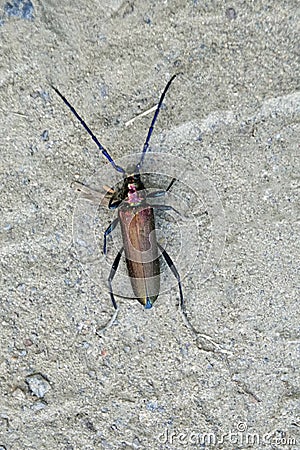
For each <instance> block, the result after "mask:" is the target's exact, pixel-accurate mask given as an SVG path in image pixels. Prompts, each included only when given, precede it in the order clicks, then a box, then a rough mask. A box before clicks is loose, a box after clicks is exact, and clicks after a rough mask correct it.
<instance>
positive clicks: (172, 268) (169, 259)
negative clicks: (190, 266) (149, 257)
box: [157, 243, 184, 310]
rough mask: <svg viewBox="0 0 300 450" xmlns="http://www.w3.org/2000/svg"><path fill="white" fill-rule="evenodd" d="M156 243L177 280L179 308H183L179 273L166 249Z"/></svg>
mask: <svg viewBox="0 0 300 450" xmlns="http://www.w3.org/2000/svg"><path fill="white" fill-rule="evenodd" d="M157 245H158V247H159V249H160V251H161V252H162V255H163V257H164V258H165V260H166V263H167V264H168V266H169V267H170V269H171V270H172V272H173V274H174V277H175V278H176V280H177V283H178V288H179V295H180V308H181V309H182V310H184V300H183V294H182V288H181V281H180V275H179V273H178V271H177V269H176V267H175V266H174V263H173V261H172V259H171V258H170V256H169V255H168V253H167V252H166V250H165V249H164V248H163V247H162V246H161V245H160V244H159V243H157Z"/></svg>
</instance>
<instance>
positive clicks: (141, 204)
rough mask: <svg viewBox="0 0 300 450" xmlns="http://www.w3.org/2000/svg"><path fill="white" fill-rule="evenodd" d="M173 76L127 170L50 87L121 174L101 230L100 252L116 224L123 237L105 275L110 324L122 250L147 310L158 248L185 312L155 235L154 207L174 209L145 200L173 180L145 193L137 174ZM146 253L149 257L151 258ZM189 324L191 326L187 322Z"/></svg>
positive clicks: (154, 290)
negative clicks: (111, 213) (113, 214)
mask: <svg viewBox="0 0 300 450" xmlns="http://www.w3.org/2000/svg"><path fill="white" fill-rule="evenodd" d="M175 77H176V75H174V76H173V77H172V78H171V79H170V80H169V82H168V83H167V85H166V87H165V89H164V91H163V93H162V94H161V97H160V100H159V103H158V105H157V108H156V110H155V113H154V116H153V119H152V122H151V125H150V128H149V130H148V134H147V137H146V141H145V143H144V146H143V149H142V153H141V158H140V161H139V163H138V164H136V165H135V166H134V167H131V168H129V169H127V170H126V171H125V170H124V169H123V168H122V167H120V166H117V165H116V163H115V162H114V160H113V159H112V157H111V156H110V154H109V153H108V152H107V150H106V149H105V148H104V147H103V145H102V144H101V143H100V142H99V141H98V139H97V137H96V136H95V135H94V133H93V132H92V131H91V130H90V128H89V127H88V126H87V124H86V122H85V121H84V120H83V119H82V118H81V117H80V115H79V114H78V113H77V111H76V110H75V109H74V107H73V106H72V105H71V104H70V103H69V102H68V100H67V99H66V98H65V97H64V96H63V95H62V94H61V93H60V92H59V90H58V89H57V88H55V87H54V86H52V88H53V89H54V90H55V92H56V93H57V94H58V95H59V97H60V98H61V99H62V100H63V102H64V103H65V104H66V105H67V107H68V108H69V109H70V110H71V112H72V113H73V114H74V115H75V117H76V118H77V119H78V120H79V122H80V123H81V125H82V126H83V127H84V128H85V130H86V131H87V132H88V134H89V135H90V136H91V138H92V139H93V141H94V142H95V143H96V145H97V146H98V148H99V149H100V150H101V151H102V154H103V155H104V156H105V157H106V158H107V159H108V161H109V162H110V163H111V165H112V166H113V168H114V169H115V170H116V171H117V172H119V173H121V174H122V176H123V185H122V187H121V188H120V189H118V190H117V191H114V192H113V194H112V195H111V198H110V200H109V204H108V207H109V208H110V209H116V208H118V217H117V218H116V219H115V220H113V222H112V223H111V224H110V225H109V226H108V228H107V229H106V231H105V232H104V243H103V253H104V254H106V238H107V236H108V235H109V234H110V233H111V232H112V231H113V230H114V228H115V227H116V226H117V224H118V223H120V226H121V232H122V238H123V247H122V248H121V249H120V251H119V252H118V254H117V256H116V258H115V260H114V263H113V265H112V267H111V271H110V274H109V277H108V284H109V289H110V298H111V301H112V304H113V307H114V309H115V314H114V316H113V318H112V319H111V321H110V322H109V323H110V324H112V323H113V321H114V320H115V318H116V316H117V313H118V306H117V303H116V300H115V297H114V294H113V289H112V281H113V279H114V276H115V274H116V271H117V269H118V266H119V263H120V259H121V256H122V253H123V252H124V254H125V259H126V264H127V269H128V275H129V277H130V280H131V285H132V289H133V292H134V295H135V296H136V298H137V300H138V301H139V302H140V303H141V304H142V305H143V306H144V307H145V308H146V309H149V308H151V307H152V305H153V303H154V302H155V300H156V299H157V297H158V295H159V290H160V262H159V258H160V256H161V255H159V251H160V252H161V254H162V256H163V257H164V259H165V261H166V263H167V265H168V266H169V267H170V269H171V271H172V272H173V274H174V276H175V278H176V280H177V283H178V288H179V296H180V307H181V311H182V312H183V313H184V300H183V294H182V288H181V281H180V276H179V273H178V271H177V269H176V267H175V266H174V264H173V261H172V259H171V258H170V256H169V255H168V253H167V252H166V250H165V249H164V248H163V247H162V246H161V245H160V244H159V243H158V242H157V240H156V236H155V219H154V212H153V209H160V210H165V211H166V210H171V209H173V210H174V208H173V207H172V206H168V205H159V204H157V205H155V204H154V205H153V204H150V203H149V202H148V199H150V198H152V199H153V198H157V197H160V196H162V195H164V194H165V193H166V192H167V191H168V190H169V189H170V188H171V186H172V185H173V183H174V182H175V181H176V179H175V178H173V179H172V181H171V183H170V184H169V186H168V187H167V189H166V190H165V191H157V192H152V193H149V194H147V193H146V191H145V187H144V184H143V181H142V180H141V175H140V170H141V168H142V166H143V162H144V158H145V155H146V152H147V150H148V148H149V142H150V138H151V136H152V133H153V129H154V125H155V122H156V119H157V117H158V114H159V111H160V109H161V106H162V103H163V100H164V98H165V95H166V93H167V91H168V89H169V87H170V85H171V83H172V81H173V80H174V78H175ZM175 211H176V210H175ZM176 212H177V211H176ZM149 252H150V256H151V258H150V259H149ZM184 314H185V313H184ZM189 326H191V325H190V324H189Z"/></svg>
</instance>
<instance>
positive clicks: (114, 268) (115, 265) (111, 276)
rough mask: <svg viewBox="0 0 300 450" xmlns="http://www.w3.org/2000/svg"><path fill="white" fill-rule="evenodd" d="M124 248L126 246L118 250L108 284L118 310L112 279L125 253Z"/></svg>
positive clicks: (113, 302)
mask: <svg viewBox="0 0 300 450" xmlns="http://www.w3.org/2000/svg"><path fill="white" fill-rule="evenodd" d="M123 250H124V247H122V248H121V250H120V251H119V252H118V254H117V256H116V259H115V260H114V263H113V265H112V267H111V269H110V274H109V277H108V284H109V293H110V298H111V301H112V304H113V307H114V308H115V309H116V310H117V309H118V306H117V303H116V300H115V297H114V294H113V290H112V285H111V283H112V281H113V279H114V276H115V275H116V271H117V269H118V266H119V263H120V259H121V256H122V253H123Z"/></svg>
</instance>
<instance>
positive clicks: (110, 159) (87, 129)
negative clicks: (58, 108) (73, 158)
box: [51, 85, 125, 174]
mask: <svg viewBox="0 0 300 450" xmlns="http://www.w3.org/2000/svg"><path fill="white" fill-rule="evenodd" d="M51 87H52V89H54V90H55V92H56V93H57V95H59V97H60V98H61V99H62V101H63V102H64V103H65V104H66V105H67V107H68V108H69V109H70V110H71V112H72V113H73V114H74V116H75V117H76V118H77V119H78V120H79V122H80V123H81V125H82V126H83V128H84V129H85V130H86V131H87V132H88V133H89V135H90V136H91V138H92V139H93V141H94V142H95V143H96V145H97V146H98V148H99V149H100V150H101V152H102V154H103V155H104V156H105V158H107V159H108V161H109V162H110V163H111V165H112V166H113V168H114V169H116V170H117V171H118V172H121V173H122V174H125V170H124V169H123V168H122V167H120V166H117V165H116V163H115V162H114V160H113V159H112V157H111V156H110V154H109V153H108V151H107V150H105V148H104V147H103V145H102V144H100V142H99V141H98V139H97V138H96V136H95V135H94V133H93V132H92V130H91V129H90V128H89V127H88V126H87V124H86V123H85V121H84V120H83V119H82V118H81V117H80V115H79V114H78V112H77V111H76V109H75V108H74V107H73V106H72V105H71V103H69V102H68V100H67V99H66V98H65V97H64V96H63V95H62V94H61V93H60V92H59V90H58V89H56V87H54V86H52V85H51Z"/></svg>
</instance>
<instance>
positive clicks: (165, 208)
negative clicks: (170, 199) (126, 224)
mask: <svg viewBox="0 0 300 450" xmlns="http://www.w3.org/2000/svg"><path fill="white" fill-rule="evenodd" d="M151 208H155V209H160V210H162V211H170V210H173V211H175V212H176V213H177V214H179V215H180V212H179V211H177V209H175V208H173V206H170V205H152V204H151Z"/></svg>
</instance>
